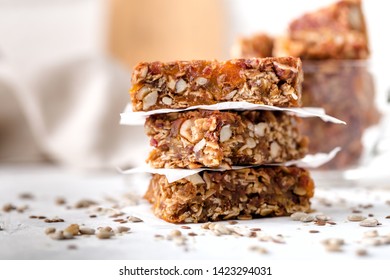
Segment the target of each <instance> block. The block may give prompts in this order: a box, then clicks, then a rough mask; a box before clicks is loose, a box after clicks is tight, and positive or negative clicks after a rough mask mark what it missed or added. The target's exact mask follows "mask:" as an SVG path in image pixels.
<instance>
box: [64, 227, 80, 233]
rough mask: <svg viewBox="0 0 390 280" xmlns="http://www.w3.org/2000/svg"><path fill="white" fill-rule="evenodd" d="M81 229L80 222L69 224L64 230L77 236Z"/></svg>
mask: <svg viewBox="0 0 390 280" xmlns="http://www.w3.org/2000/svg"><path fill="white" fill-rule="evenodd" d="M79 229H80V226H79V225H78V224H71V225H70V226H68V227H67V228H66V229H65V230H64V233H66V232H68V233H70V234H71V235H73V236H76V235H78V234H79Z"/></svg>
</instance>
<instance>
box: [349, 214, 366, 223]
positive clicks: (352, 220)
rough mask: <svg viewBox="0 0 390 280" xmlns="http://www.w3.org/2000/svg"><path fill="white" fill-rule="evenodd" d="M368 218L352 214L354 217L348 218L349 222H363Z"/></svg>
mask: <svg viewBox="0 0 390 280" xmlns="http://www.w3.org/2000/svg"><path fill="white" fill-rule="evenodd" d="M365 218H366V217H364V216H363V215H358V214H352V215H349V216H348V218H347V219H348V221H350V222H361V221H363V220H364V219H365Z"/></svg>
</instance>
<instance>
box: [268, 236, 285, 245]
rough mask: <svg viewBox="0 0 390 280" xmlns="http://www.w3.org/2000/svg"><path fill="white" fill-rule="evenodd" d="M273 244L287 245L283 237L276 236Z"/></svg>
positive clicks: (273, 238)
mask: <svg viewBox="0 0 390 280" xmlns="http://www.w3.org/2000/svg"><path fill="white" fill-rule="evenodd" d="M271 240H272V242H274V243H278V244H284V243H286V242H285V241H284V239H283V237H282V236H276V237H272V238H271Z"/></svg>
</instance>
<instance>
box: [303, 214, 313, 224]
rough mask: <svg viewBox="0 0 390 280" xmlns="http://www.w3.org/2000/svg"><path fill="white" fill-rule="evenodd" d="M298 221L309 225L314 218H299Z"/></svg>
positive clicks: (309, 216)
mask: <svg viewBox="0 0 390 280" xmlns="http://www.w3.org/2000/svg"><path fill="white" fill-rule="evenodd" d="M300 221H301V222H303V223H310V222H312V221H314V217H313V216H312V215H306V216H303V217H301V219H300Z"/></svg>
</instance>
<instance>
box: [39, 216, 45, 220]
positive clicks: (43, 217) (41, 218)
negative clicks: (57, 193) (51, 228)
mask: <svg viewBox="0 0 390 280" xmlns="http://www.w3.org/2000/svg"><path fill="white" fill-rule="evenodd" d="M37 218H38V219H40V220H43V219H46V216H38V217H37Z"/></svg>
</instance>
